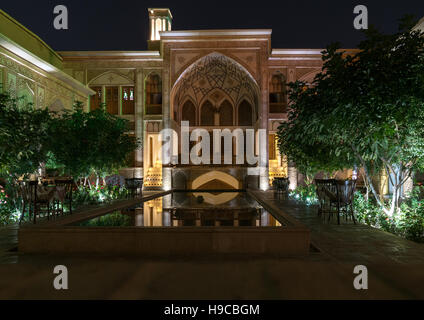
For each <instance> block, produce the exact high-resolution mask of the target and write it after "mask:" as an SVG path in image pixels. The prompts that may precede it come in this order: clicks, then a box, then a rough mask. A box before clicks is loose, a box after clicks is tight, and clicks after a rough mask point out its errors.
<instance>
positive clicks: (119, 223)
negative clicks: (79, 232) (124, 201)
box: [79, 212, 131, 227]
mask: <svg viewBox="0 0 424 320" xmlns="http://www.w3.org/2000/svg"><path fill="white" fill-rule="evenodd" d="M79 225H80V226H87V227H126V226H130V225H131V217H130V216H127V215H125V214H121V213H120V212H112V213H109V214H105V215H104V216H100V217H98V218H94V219H91V220H87V221H83V222H81V223H80V224H79Z"/></svg>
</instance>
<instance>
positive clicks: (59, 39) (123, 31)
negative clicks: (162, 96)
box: [0, 0, 424, 50]
mask: <svg viewBox="0 0 424 320" xmlns="http://www.w3.org/2000/svg"><path fill="white" fill-rule="evenodd" d="M59 4H64V5H66V6H67V8H68V10H69V30H66V31H65V30H60V31H59V30H55V29H54V28H53V18H54V15H53V8H54V7H55V6H56V5H59ZM358 4H363V5H366V6H367V7H368V12H369V23H370V24H374V25H376V26H377V27H378V28H379V29H380V30H382V31H385V32H395V31H396V30H397V20H398V19H399V18H400V17H401V16H402V15H403V14H406V13H409V14H415V15H416V16H417V17H422V16H424V0H402V1H399V0H385V1H383V0H374V1H370V0H357V1H351V0H279V1H266V0H259V1H252V0H248V1H233V0H210V1H205V0H196V1H193V0H187V1H183V0H174V1H155V0H150V1H145V0H120V1H117V0H113V1H111V0H109V1H105V0H103V1H101V0H86V1H81V0H25V1H24V0H9V1H6V0H2V4H1V5H0V7H1V9H3V10H4V11H6V12H7V13H8V14H10V15H11V16H12V17H14V18H15V19H16V20H18V21H19V22H20V23H22V24H23V25H25V26H26V27H27V28H29V29H30V30H31V31H33V32H34V33H36V34H37V35H38V36H40V37H41V38H42V39H43V40H44V41H45V42H47V44H49V45H50V46H51V47H52V48H53V49H55V50H146V48H147V43H146V39H147V34H148V15H147V8H149V7H157V8H160V7H167V8H170V9H171V12H172V15H173V17H174V20H173V25H172V28H173V30H193V29H248V28H259V29H260V28H270V29H272V30H273V33H272V47H273V48H324V47H325V46H326V45H327V44H328V43H330V42H333V41H340V42H341V43H342V44H343V46H344V47H345V48H354V47H356V46H357V44H358V42H359V41H360V40H361V39H362V33H361V32H360V31H358V30H355V29H354V28H353V18H354V14H353V8H354V7H355V6H356V5H358Z"/></svg>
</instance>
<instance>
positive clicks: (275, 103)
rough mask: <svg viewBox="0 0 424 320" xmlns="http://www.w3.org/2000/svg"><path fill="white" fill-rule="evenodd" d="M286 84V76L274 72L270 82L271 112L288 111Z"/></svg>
mask: <svg viewBox="0 0 424 320" xmlns="http://www.w3.org/2000/svg"><path fill="white" fill-rule="evenodd" d="M286 107H287V99H286V86H285V81H284V77H283V75H281V74H274V75H273V76H272V77H271V81H270V84H269V112H270V113H284V112H286Z"/></svg>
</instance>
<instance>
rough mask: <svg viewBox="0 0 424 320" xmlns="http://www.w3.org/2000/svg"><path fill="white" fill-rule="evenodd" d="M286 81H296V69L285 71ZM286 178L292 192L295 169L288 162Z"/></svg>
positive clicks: (294, 185)
mask: <svg viewBox="0 0 424 320" xmlns="http://www.w3.org/2000/svg"><path fill="white" fill-rule="evenodd" d="M287 81H288V82H293V81H296V68H295V67H290V68H288V70H287ZM287 176H288V178H289V180H290V185H289V189H290V190H293V189H296V188H297V169H296V167H295V164H294V162H292V161H288V163H287Z"/></svg>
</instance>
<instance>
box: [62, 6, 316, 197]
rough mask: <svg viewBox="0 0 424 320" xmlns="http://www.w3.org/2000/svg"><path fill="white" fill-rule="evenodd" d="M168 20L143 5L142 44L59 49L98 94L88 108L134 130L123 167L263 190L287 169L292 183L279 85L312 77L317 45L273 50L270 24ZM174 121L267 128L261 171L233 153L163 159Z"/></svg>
mask: <svg viewBox="0 0 424 320" xmlns="http://www.w3.org/2000/svg"><path fill="white" fill-rule="evenodd" d="M171 26H172V15H171V13H170V11H169V10H168V9H149V28H150V32H149V40H148V48H149V51H98V52H86V51H84V52H83V51H73V52H59V55H60V56H61V57H62V58H63V70H64V71H65V72H66V73H68V74H69V75H70V76H72V77H73V78H74V79H75V80H77V81H79V82H81V83H82V84H84V85H85V86H87V87H89V88H90V89H91V90H93V91H94V92H95V94H94V95H92V96H91V97H90V99H89V101H88V103H87V106H86V108H87V110H93V109H95V108H98V107H99V104H100V103H105V104H106V108H107V110H108V111H109V112H110V113H112V114H116V115H118V116H120V117H123V118H125V119H128V120H129V121H130V123H131V129H132V131H131V134H133V135H134V136H136V137H137V138H139V139H140V140H141V141H142V147H141V148H140V149H139V150H137V151H136V152H135V153H134V155H133V157H132V160H133V161H132V164H131V167H129V168H125V169H123V170H122V173H123V174H124V175H127V176H143V177H144V183H145V188H163V189H170V188H175V189H199V188H208V189H223V188H224V189H225V188H233V189H242V188H245V187H246V186H247V185H249V186H256V187H260V188H262V189H267V188H268V187H269V185H270V183H272V179H273V178H274V177H276V176H289V178H290V181H291V187H292V188H294V187H295V186H296V184H297V181H298V173H297V171H296V168H295V167H294V166H293V165H292V164H291V163H287V161H286V159H284V158H282V157H281V156H280V155H279V153H278V152H277V146H276V131H277V127H278V125H279V123H280V122H281V121H285V120H286V119H287V106H288V97H287V94H286V84H287V83H288V82H290V81H295V80H303V81H306V82H311V81H312V80H313V78H314V76H315V74H316V73H317V72H319V71H320V70H321V66H322V61H321V50H319V49H302V50H291V49H272V47H271V33H272V31H271V30H262V29H261V30H257V29H249V30H248V29H246V30H196V31H171ZM181 121H188V122H189V124H190V130H193V129H195V128H202V129H205V130H207V131H208V132H211V133H212V131H213V130H214V129H224V128H228V129H230V130H232V131H234V130H235V129H242V130H243V131H245V130H246V129H255V130H257V129H264V130H265V131H266V134H267V139H266V145H262V146H261V147H259V146H257V148H256V151H255V152H256V154H257V155H260V156H261V157H264V158H265V159H266V164H265V165H264V164H262V167H265V170H261V172H260V174H259V175H258V176H251V175H248V174H247V170H248V168H249V167H251V166H252V165H249V164H237V163H236V161H233V162H232V163H231V164H209V165H201V166H199V165H195V164H193V163H188V164H181V161H178V164H172V165H171V164H164V163H163V161H162V158H163V155H162V151H161V141H160V139H159V132H160V131H161V130H162V129H164V128H171V129H174V130H175V131H176V132H177V133H178V134H179V135H180V132H181V130H180V129H181V128H180V126H181ZM180 138H181V137H180ZM193 143H195V142H192V144H193ZM233 143H234V144H235V142H233ZM235 148H236V146H235V145H234V148H233V149H235ZM178 157H179V160H181V145H180V146H179V155H178ZM211 163H212V161H211Z"/></svg>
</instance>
